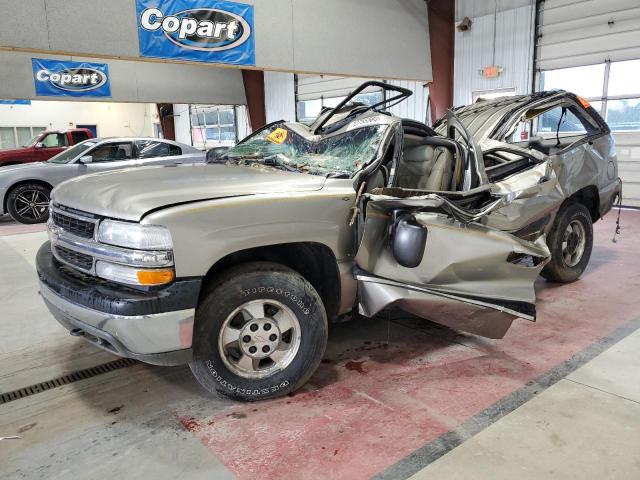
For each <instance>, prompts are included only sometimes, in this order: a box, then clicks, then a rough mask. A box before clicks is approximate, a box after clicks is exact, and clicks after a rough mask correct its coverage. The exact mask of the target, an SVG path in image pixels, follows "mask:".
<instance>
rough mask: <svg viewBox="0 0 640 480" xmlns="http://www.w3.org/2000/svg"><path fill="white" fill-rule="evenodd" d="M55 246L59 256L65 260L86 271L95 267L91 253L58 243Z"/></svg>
mask: <svg viewBox="0 0 640 480" xmlns="http://www.w3.org/2000/svg"><path fill="white" fill-rule="evenodd" d="M54 248H55V253H56V254H57V256H58V258H60V260H62V261H63V262H66V263H68V264H70V265H73V266H74V267H78V268H80V269H82V270H86V271H91V269H92V268H93V257H91V256H90V255H85V254H84V253H80V252H76V251H74V250H70V249H68V248H65V247H62V246H60V245H56V246H55V247H54Z"/></svg>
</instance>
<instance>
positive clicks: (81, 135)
mask: <svg viewBox="0 0 640 480" xmlns="http://www.w3.org/2000/svg"><path fill="white" fill-rule="evenodd" d="M71 138H73V143H74V144H75V143H80V142H84V141H85V140H88V139H89V135H88V134H87V132H71Z"/></svg>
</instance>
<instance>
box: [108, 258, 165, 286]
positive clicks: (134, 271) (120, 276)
mask: <svg viewBox="0 0 640 480" xmlns="http://www.w3.org/2000/svg"><path fill="white" fill-rule="evenodd" d="M96 274H97V275H98V276H99V277H102V278H106V279H107V280H113V281H114V282H119V283H126V284H128V285H141V286H146V287H153V286H157V285H164V284H166V283H169V282H172V281H173V279H174V278H175V276H176V275H175V271H174V270H173V268H163V269H155V270H151V269H141V268H136V267H128V266H126V265H118V264H116V263H110V262H104V261H102V260H100V261H98V262H96Z"/></svg>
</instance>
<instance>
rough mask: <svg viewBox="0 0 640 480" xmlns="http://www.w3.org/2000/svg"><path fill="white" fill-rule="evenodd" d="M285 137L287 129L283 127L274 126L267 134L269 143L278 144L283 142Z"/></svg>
mask: <svg viewBox="0 0 640 480" xmlns="http://www.w3.org/2000/svg"><path fill="white" fill-rule="evenodd" d="M286 139H287V131H286V130H285V129H284V128H276V129H275V130H274V131H273V132H271V133H270V134H269V135H267V140H269V141H270V142H271V143H277V144H278V145H280V144H282V143H284V141H285V140H286Z"/></svg>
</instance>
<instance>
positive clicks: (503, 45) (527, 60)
mask: <svg viewBox="0 0 640 480" xmlns="http://www.w3.org/2000/svg"><path fill="white" fill-rule="evenodd" d="M495 16H496V18H495V22H494V14H489V15H483V16H480V17H475V18H472V21H473V24H472V26H471V29H470V30H468V31H466V32H459V31H457V29H456V33H455V58H454V81H453V103H454V106H460V105H466V104H469V103H471V102H472V99H473V92H477V91H487V90H489V91H490V90H497V89H507V88H515V92H516V94H524V93H529V92H530V91H531V78H532V74H533V73H532V72H533V69H532V63H533V22H534V6H533V4H530V5H526V6H524V7H519V8H514V9H510V10H505V11H498V12H497V13H496V14H495ZM494 25H495V37H494ZM494 38H495V58H494V54H493V52H494ZM493 63H495V64H496V65H499V66H500V67H502V69H503V70H502V73H501V74H500V75H499V76H498V77H497V78H485V77H483V76H482V75H480V70H481V69H482V68H484V67H487V66H490V65H492V64H493Z"/></svg>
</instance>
